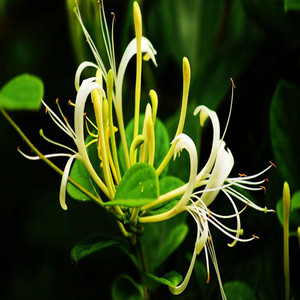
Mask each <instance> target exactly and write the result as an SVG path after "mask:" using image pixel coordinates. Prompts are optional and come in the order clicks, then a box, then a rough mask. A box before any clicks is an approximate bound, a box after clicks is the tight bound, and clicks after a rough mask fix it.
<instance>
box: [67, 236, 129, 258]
mask: <svg viewBox="0 0 300 300" xmlns="http://www.w3.org/2000/svg"><path fill="white" fill-rule="evenodd" d="M124 245H126V243H125V241H124V240H122V239H120V238H117V239H116V238H112V237H109V236H107V235H104V234H100V233H96V234H92V235H90V236H88V237H86V238H84V239H83V240H81V241H80V242H79V243H77V244H76V245H75V246H74V247H73V248H72V250H71V258H72V260H73V261H75V262H78V261H79V260H81V259H82V258H84V257H86V256H89V255H91V254H93V253H95V252H98V251H100V250H102V249H104V248H107V247H112V246H124Z"/></svg>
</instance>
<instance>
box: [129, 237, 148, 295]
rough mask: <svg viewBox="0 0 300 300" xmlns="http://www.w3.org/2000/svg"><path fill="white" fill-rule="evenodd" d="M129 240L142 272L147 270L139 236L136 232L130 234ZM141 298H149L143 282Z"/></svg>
mask: <svg viewBox="0 0 300 300" xmlns="http://www.w3.org/2000/svg"><path fill="white" fill-rule="evenodd" d="M131 242H132V245H133V247H134V250H135V253H136V256H137V259H138V263H139V267H140V269H141V270H142V271H143V272H148V266H147V261H146V258H145V255H144V251H143V248H142V245H141V241H140V238H139V236H138V235H137V234H134V235H133V236H132V239H131ZM143 298H144V300H148V299H149V294H148V290H147V287H146V286H145V285H144V284H143Z"/></svg>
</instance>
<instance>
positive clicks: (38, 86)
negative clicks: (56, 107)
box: [0, 74, 44, 110]
mask: <svg viewBox="0 0 300 300" xmlns="http://www.w3.org/2000/svg"><path fill="white" fill-rule="evenodd" d="M43 95H44V85H43V82H42V80H41V79H40V78H38V77H36V76H33V75H29V74H22V75H19V76H17V77H15V78H13V79H12V80H10V81H9V82H8V83H6V84H5V85H4V86H3V87H2V89H1V91H0V106H3V107H4V108H5V109H8V110H22V109H26V110H38V109H40V107H41V104H42V102H41V99H42V98H43Z"/></svg>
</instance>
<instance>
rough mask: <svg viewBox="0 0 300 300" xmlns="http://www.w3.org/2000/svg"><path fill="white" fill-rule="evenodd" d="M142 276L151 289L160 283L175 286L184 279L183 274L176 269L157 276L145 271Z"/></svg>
mask: <svg viewBox="0 0 300 300" xmlns="http://www.w3.org/2000/svg"><path fill="white" fill-rule="evenodd" d="M141 276H142V278H143V282H144V283H145V285H146V286H147V287H148V288H149V289H150V290H153V289H155V288H157V287H159V286H160V285H167V286H170V287H175V286H177V285H178V284H179V283H180V282H181V281H182V276H181V275H180V274H179V273H177V272H175V271H171V272H169V273H167V274H165V275H164V276H163V277H157V276H155V275H153V274H151V273H145V272H141Z"/></svg>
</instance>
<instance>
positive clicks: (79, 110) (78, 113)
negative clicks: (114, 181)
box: [74, 78, 109, 196]
mask: <svg viewBox="0 0 300 300" xmlns="http://www.w3.org/2000/svg"><path fill="white" fill-rule="evenodd" d="M93 80H95V78H89V79H86V80H84V81H83V82H82V84H81V86H80V88H79V91H78V93H77V97H76V102H75V112H74V129H75V133H76V136H77V141H76V146H77V148H78V152H79V155H80V156H81V158H82V162H83V163H84V165H85V167H86V168H87V170H88V172H89V173H90V175H91V176H92V178H93V179H94V180H95V182H96V183H97V185H98V186H99V187H100V188H101V189H102V191H103V192H104V193H105V195H106V196H109V193H108V189H107V187H106V185H105V184H104V183H103V181H102V180H101V179H100V177H99V176H98V174H97V173H96V171H95V169H94V167H93V166H92V164H91V161H90V159H89V157H88V154H87V151H86V147H85V139H84V108H85V103H86V100H87V98H88V96H89V95H90V93H91V92H92V91H93V90H95V89H97V90H99V91H100V93H102V96H103V97H104V98H106V94H105V91H104V90H103V88H102V87H101V86H100V85H99V84H98V83H96V82H93Z"/></svg>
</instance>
